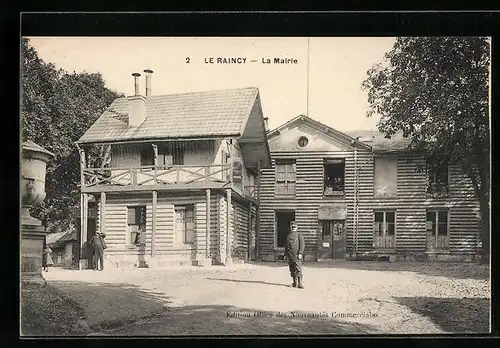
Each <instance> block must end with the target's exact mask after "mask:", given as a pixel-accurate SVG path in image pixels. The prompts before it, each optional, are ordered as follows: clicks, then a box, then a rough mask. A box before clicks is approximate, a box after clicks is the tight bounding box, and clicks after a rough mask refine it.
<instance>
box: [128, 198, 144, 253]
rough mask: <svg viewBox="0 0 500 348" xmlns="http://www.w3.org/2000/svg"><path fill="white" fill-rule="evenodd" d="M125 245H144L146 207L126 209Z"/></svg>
mask: <svg viewBox="0 0 500 348" xmlns="http://www.w3.org/2000/svg"><path fill="white" fill-rule="evenodd" d="M127 228H128V231H127V244H129V245H139V244H142V243H145V237H146V207H145V206H134V207H127Z"/></svg>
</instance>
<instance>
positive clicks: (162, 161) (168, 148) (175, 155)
mask: <svg viewBox="0 0 500 348" xmlns="http://www.w3.org/2000/svg"><path fill="white" fill-rule="evenodd" d="M157 160H158V165H159V166H169V165H184V149H183V148H182V147H181V146H180V145H176V144H162V145H160V146H158V159H157ZM152 165H154V150H153V147H152V146H147V147H144V148H143V149H142V151H141V166H152Z"/></svg>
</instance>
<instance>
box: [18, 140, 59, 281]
mask: <svg viewBox="0 0 500 348" xmlns="http://www.w3.org/2000/svg"><path fill="white" fill-rule="evenodd" d="M21 155H22V162H21V285H22V288H24V289H26V288H30V287H37V286H44V285H45V283H46V281H45V279H44V278H43V275H42V254H43V242H44V239H45V231H44V228H43V227H42V223H41V221H40V220H38V219H36V218H34V217H32V216H31V214H30V212H29V210H30V208H31V206H32V205H34V204H39V203H42V202H43V200H44V199H45V174H46V170H47V162H48V161H49V160H50V158H51V157H53V156H54V155H53V154H52V153H50V152H49V151H47V150H45V149H44V148H42V147H41V146H39V145H37V144H35V143H34V142H32V141H27V142H25V143H23V144H22V151H21Z"/></svg>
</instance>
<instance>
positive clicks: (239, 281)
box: [205, 277, 291, 288]
mask: <svg viewBox="0 0 500 348" xmlns="http://www.w3.org/2000/svg"><path fill="white" fill-rule="evenodd" d="M205 279H208V280H216V281H223V282H233V283H255V284H266V285H275V286H284V287H287V288H288V287H290V285H291V282H290V284H284V283H273V282H265V281H262V280H242V279H227V278H208V277H207V278H205Z"/></svg>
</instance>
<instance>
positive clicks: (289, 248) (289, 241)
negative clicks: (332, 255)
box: [285, 221, 306, 289]
mask: <svg viewBox="0 0 500 348" xmlns="http://www.w3.org/2000/svg"><path fill="white" fill-rule="evenodd" d="M305 246H306V244H305V240H304V236H303V235H302V234H301V233H299V232H298V226H297V223H296V222H295V221H292V222H291V223H290V233H288V236H287V238H286V242H285V257H286V260H287V262H288V268H289V269H290V276H291V277H292V279H293V283H292V286H293V287H294V288H295V287H298V288H299V289H303V288H304V285H303V283H302V260H303V258H304V248H305Z"/></svg>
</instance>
